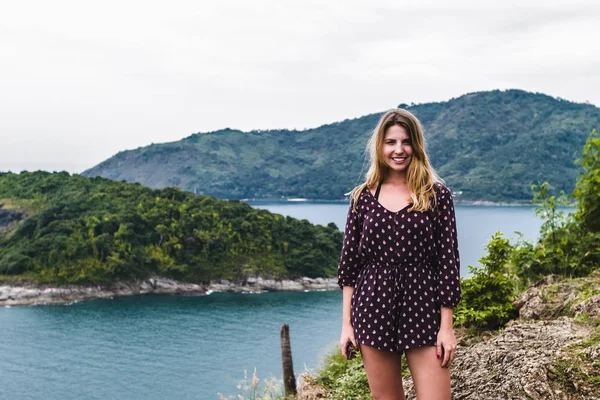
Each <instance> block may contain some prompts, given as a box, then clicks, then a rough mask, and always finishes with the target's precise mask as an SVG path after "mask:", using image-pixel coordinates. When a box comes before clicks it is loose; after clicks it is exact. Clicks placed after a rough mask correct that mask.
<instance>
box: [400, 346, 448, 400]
mask: <svg viewBox="0 0 600 400" xmlns="http://www.w3.org/2000/svg"><path fill="white" fill-rule="evenodd" d="M406 362H407V363H408V368H409V369H410V375H411V376H412V378H413V382H414V384H415V390H416V391H417V398H418V399H419V400H450V368H442V361H441V360H440V359H438V358H437V355H436V348H435V346H423V347H418V348H415V349H410V350H407V352H406Z"/></svg>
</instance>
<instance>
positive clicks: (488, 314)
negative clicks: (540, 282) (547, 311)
mask: <svg viewBox="0 0 600 400" xmlns="http://www.w3.org/2000/svg"><path fill="white" fill-rule="evenodd" d="M486 248H487V251H488V254H487V256H484V257H482V258H481V259H480V260H479V261H480V263H481V267H472V266H469V270H470V272H471V274H472V275H471V277H470V278H466V279H462V280H461V289H462V300H461V302H460V303H459V304H458V306H457V307H456V308H455V309H454V318H455V323H456V324H457V325H463V326H465V327H467V328H472V330H474V331H482V330H492V329H498V328H501V327H502V326H504V324H506V322H508V321H509V320H511V319H512V318H514V317H516V316H517V311H516V310H515V308H514V307H513V305H512V301H513V298H514V295H515V287H516V286H515V282H516V276H515V275H514V274H512V273H511V272H510V271H509V268H508V262H509V259H510V256H511V255H512V252H513V251H514V249H513V247H512V246H511V245H510V243H509V240H508V239H506V238H504V237H502V233H501V232H496V234H494V236H492V239H491V240H490V242H489V243H488V244H487V245H486Z"/></svg>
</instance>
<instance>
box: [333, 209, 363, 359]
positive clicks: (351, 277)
mask: <svg viewBox="0 0 600 400" xmlns="http://www.w3.org/2000/svg"><path fill="white" fill-rule="evenodd" d="M361 232H362V223H361V219H360V215H359V213H358V210H354V204H353V202H352V201H351V202H350V208H349V209H348V217H347V218H346V229H345V230H344V242H343V246H342V254H341V256H340V263H339V265H338V285H339V286H340V288H341V289H342V291H343V294H342V334H341V336H340V347H341V348H342V354H343V355H344V357H346V358H347V357H348V355H347V354H346V344H347V343H348V342H349V341H350V342H352V344H353V345H354V347H355V348H358V346H357V343H356V339H355V338H354V329H353V327H352V295H353V294H354V285H355V283H356V278H357V275H358V272H359V270H360V267H361V258H360V237H361Z"/></svg>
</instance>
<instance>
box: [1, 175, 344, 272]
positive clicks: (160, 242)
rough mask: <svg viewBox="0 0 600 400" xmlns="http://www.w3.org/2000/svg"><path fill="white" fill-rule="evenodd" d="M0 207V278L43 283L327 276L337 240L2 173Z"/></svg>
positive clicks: (137, 189) (181, 195)
mask: <svg viewBox="0 0 600 400" xmlns="http://www.w3.org/2000/svg"><path fill="white" fill-rule="evenodd" d="M0 204H2V205H3V207H2V208H3V209H4V210H14V211H13V212H8V211H4V212H3V213H1V214H0V215H5V216H6V217H5V218H4V219H6V220H7V222H6V221H5V225H4V228H3V229H0V274H4V275H9V276H15V275H25V276H27V277H29V278H31V279H33V280H34V281H37V282H42V283H43V282H47V283H110V282H115V281H120V280H138V279H147V278H148V277H150V276H154V275H157V276H161V277H166V278H171V279H176V280H180V281H185V282H194V283H206V282H210V281H211V280H218V279H231V280H237V281H245V280H248V279H250V278H256V277H257V276H261V277H265V278H267V277H270V278H298V277H312V278H316V277H325V276H333V275H335V272H336V269H337V263H338V260H339V251H340V247H341V242H342V236H343V234H342V233H341V232H340V231H339V230H338V229H337V227H336V226H335V225H334V224H333V223H332V224H329V225H328V226H321V225H313V224H311V223H309V222H308V221H307V220H297V219H294V218H291V217H283V216H281V215H279V214H273V213H271V212H269V211H267V210H259V209H254V208H252V207H250V206H249V205H248V204H246V203H243V202H240V201H237V200H232V201H224V200H219V199H215V198H213V197H208V196H195V195H194V194H193V193H189V192H183V191H181V190H180V189H178V188H172V187H171V188H165V189H162V190H152V189H150V188H147V187H143V186H142V185H140V184H137V183H136V184H132V183H125V182H115V181H112V180H109V179H104V178H87V177H84V176H81V175H69V174H68V173H66V172H61V173H48V172H42V171H38V172H34V173H30V172H22V173H21V174H13V173H0ZM9 217H10V218H9ZM2 278H3V277H2V276H0V280H1V279H2Z"/></svg>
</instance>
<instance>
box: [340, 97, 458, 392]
mask: <svg viewBox="0 0 600 400" xmlns="http://www.w3.org/2000/svg"><path fill="white" fill-rule="evenodd" d="M369 151H370V156H371V157H370V158H371V165H370V168H369V171H368V172H367V179H366V182H365V183H363V184H362V185H359V186H357V187H356V188H354V190H352V191H351V192H350V195H351V204H350V209H349V211H348V218H347V222H346V229H345V234H344V243H343V248H342V255H341V259H340V264H339V267H338V282H339V285H340V287H341V288H342V289H343V315H342V317H343V324H342V334H341V338H340V345H341V348H342V353H343V354H344V356H345V357H348V356H350V355H349V354H347V351H349V350H347V345H348V342H351V343H352V345H353V346H354V347H355V348H358V349H359V350H360V352H361V354H362V358H363V361H364V365H365V370H366V373H367V378H368V380H369V387H370V389H371V393H372V394H373V397H374V398H375V399H386V400H387V399H404V389H403V387H402V366H401V355H402V352H405V353H406V361H407V363H408V367H409V369H410V373H411V375H412V378H413V381H414V384H415V389H416V391H417V395H418V398H419V400H427V399H450V365H451V364H452V361H453V360H454V357H455V355H456V339H455V337H454V331H453V326H452V308H454V307H455V306H456V305H457V304H458V302H459V301H460V298H461V290H460V279H459V278H460V259H459V253H458V240H457V232H456V220H455V217H454V204H453V199H452V193H451V192H450V190H449V189H448V188H447V187H446V186H445V185H444V184H443V183H441V182H440V178H439V177H438V176H437V174H436V172H435V170H434V169H433V168H432V167H431V165H430V163H429V157H428V156H427V153H426V150H425V138H424V136H423V129H422V127H421V124H420V123H419V121H418V120H417V118H416V117H415V116H414V115H413V114H411V113H410V112H408V111H406V110H402V109H396V110H391V111H389V112H387V113H386V114H385V115H383V117H382V118H381V119H380V121H379V123H378V125H377V127H376V128H375V130H374V131H373V134H372V136H371V139H370V141H369Z"/></svg>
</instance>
